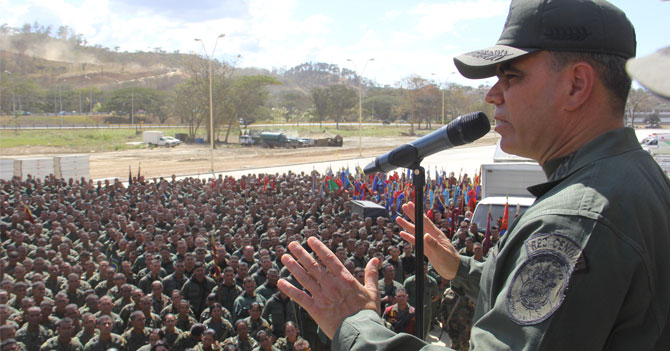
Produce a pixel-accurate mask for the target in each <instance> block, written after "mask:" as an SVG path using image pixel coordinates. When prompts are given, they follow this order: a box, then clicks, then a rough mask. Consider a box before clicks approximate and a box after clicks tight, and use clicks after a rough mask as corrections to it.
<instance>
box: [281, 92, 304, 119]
mask: <svg viewBox="0 0 670 351" xmlns="http://www.w3.org/2000/svg"><path fill="white" fill-rule="evenodd" d="M279 105H280V106H282V107H284V108H286V111H287V113H286V114H285V115H284V118H285V119H286V123H288V122H290V119H291V118H292V117H293V116H296V115H297V114H299V113H300V112H303V111H306V110H307V108H308V107H309V105H310V101H309V97H308V96H307V95H305V93H303V92H302V91H299V90H289V91H285V92H283V93H282V94H281V95H280V96H279Z"/></svg>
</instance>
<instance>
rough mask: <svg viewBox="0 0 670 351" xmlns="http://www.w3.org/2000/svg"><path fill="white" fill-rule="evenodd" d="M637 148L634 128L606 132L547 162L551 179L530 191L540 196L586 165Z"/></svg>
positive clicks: (637, 143) (638, 147)
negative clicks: (577, 148)
mask: <svg viewBox="0 0 670 351" xmlns="http://www.w3.org/2000/svg"><path fill="white" fill-rule="evenodd" d="M636 149H640V143H639V142H638V141H637V138H636V136H635V131H634V130H633V129H632V128H619V129H615V130H611V131H608V132H605V133H603V134H601V135H600V136H598V137H596V138H595V139H593V140H591V141H590V142H588V143H586V144H585V145H584V146H582V147H581V148H579V150H577V151H575V152H574V153H572V154H569V155H566V156H562V157H558V158H555V159H552V160H549V161H547V162H545V164H544V165H543V166H542V170H543V171H544V173H545V175H546V176H547V179H548V180H549V181H548V182H546V183H541V184H538V185H534V186H531V187H529V188H528V191H530V193H531V194H533V195H535V196H536V197H540V196H542V195H544V194H545V193H547V192H548V191H549V190H551V189H552V188H553V187H554V186H556V185H557V184H559V183H560V182H561V181H563V179H565V178H567V177H568V176H569V175H571V174H573V173H575V172H576V171H578V170H579V169H581V168H583V167H584V166H586V165H588V164H591V163H593V162H596V161H598V160H601V159H604V158H607V157H611V156H616V155H619V154H622V153H624V152H629V151H633V150H636Z"/></svg>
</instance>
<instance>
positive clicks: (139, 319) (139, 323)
mask: <svg viewBox="0 0 670 351" xmlns="http://www.w3.org/2000/svg"><path fill="white" fill-rule="evenodd" d="M146 320H147V318H146V317H144V314H141V315H139V316H135V319H133V328H137V329H144V325H145V324H146Z"/></svg>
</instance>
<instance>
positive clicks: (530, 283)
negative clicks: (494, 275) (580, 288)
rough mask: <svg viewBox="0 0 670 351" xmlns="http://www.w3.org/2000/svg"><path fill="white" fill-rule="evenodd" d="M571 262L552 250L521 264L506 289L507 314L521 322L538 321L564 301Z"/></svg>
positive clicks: (528, 323) (527, 323)
mask: <svg viewBox="0 0 670 351" xmlns="http://www.w3.org/2000/svg"><path fill="white" fill-rule="evenodd" d="M569 272H570V265H569V263H568V262H566V261H565V260H564V259H563V258H562V257H561V256H559V255H556V254H554V253H551V252H544V253H540V254H536V255H533V256H531V257H529V258H528V260H527V261H526V262H524V263H523V264H521V266H520V267H519V269H518V270H517V271H516V273H515V274H514V277H513V278H512V283H511V284H510V287H509V289H508V290H507V301H506V304H507V313H508V315H509V317H510V318H511V319H512V320H513V321H514V322H516V323H517V324H520V325H532V324H537V323H540V322H542V321H544V320H546V319H547V318H549V316H551V314H552V313H553V312H554V311H556V309H557V308H558V307H559V306H560V305H561V302H563V298H564V297H565V295H564V294H563V292H564V291H565V288H566V286H567V284H568V280H569V277H570V276H569Z"/></svg>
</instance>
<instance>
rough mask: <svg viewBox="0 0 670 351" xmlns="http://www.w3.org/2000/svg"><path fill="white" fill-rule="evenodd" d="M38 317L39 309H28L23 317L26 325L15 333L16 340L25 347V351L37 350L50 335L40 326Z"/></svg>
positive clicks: (49, 332) (48, 331)
mask: <svg viewBox="0 0 670 351" xmlns="http://www.w3.org/2000/svg"><path fill="white" fill-rule="evenodd" d="M40 316H41V314H40V308H39V307H30V308H28V310H27V311H26V312H25V314H24V317H23V319H24V320H25V321H26V322H27V323H26V324H25V325H24V326H23V327H21V329H19V330H17V331H16V340H17V341H19V342H22V343H23V344H24V345H26V350H39V349H40V346H42V344H43V343H44V342H46V341H47V340H48V339H49V338H50V337H51V335H52V333H51V331H50V330H47V329H46V328H44V327H43V326H41V325H40Z"/></svg>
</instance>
